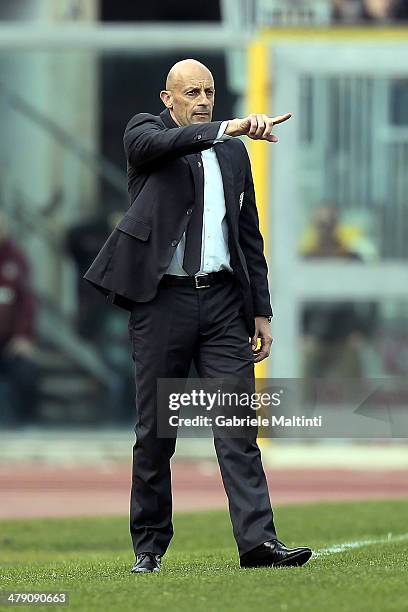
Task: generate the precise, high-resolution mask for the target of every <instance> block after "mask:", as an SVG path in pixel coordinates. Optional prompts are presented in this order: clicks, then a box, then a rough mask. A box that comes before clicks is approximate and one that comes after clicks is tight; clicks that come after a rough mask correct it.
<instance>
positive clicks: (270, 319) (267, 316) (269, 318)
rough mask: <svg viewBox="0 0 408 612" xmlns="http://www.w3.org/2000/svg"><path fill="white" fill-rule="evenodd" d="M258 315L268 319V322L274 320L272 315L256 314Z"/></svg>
mask: <svg viewBox="0 0 408 612" xmlns="http://www.w3.org/2000/svg"><path fill="white" fill-rule="evenodd" d="M256 316H257V317H263V318H264V319H268V323H270V322H271V321H272V315H256Z"/></svg>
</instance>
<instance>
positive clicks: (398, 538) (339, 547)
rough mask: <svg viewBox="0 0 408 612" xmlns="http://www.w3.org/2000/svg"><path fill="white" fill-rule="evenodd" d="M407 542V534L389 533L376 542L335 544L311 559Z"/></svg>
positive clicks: (362, 541) (361, 541) (316, 553)
mask: <svg viewBox="0 0 408 612" xmlns="http://www.w3.org/2000/svg"><path fill="white" fill-rule="evenodd" d="M404 540H408V533H402V534H401V535H394V536H393V535H392V533H389V534H388V536H387V537H385V538H379V539H377V540H356V541H355V542H344V543H343V544H336V545H335V546H330V547H329V548H321V549H320V550H317V551H316V552H314V553H313V555H312V559H315V558H316V557H325V556H326V555H335V554H337V553H341V552H344V551H345V550H350V549H353V548H363V547H364V546H372V545H374V544H389V543H391V542H392V543H393V542H403V541H404Z"/></svg>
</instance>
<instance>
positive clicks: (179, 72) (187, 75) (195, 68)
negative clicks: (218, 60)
mask: <svg viewBox="0 0 408 612" xmlns="http://www.w3.org/2000/svg"><path fill="white" fill-rule="evenodd" d="M189 79H207V80H209V81H212V83H213V85H214V79H213V75H212V74H211V72H210V70H208V68H207V66H204V64H202V63H201V62H199V61H197V60H195V59H184V60H181V61H180V62H177V63H176V64H174V66H172V67H171V68H170V70H169V73H168V75H167V79H166V89H172V88H173V87H177V86H179V85H180V84H183V83H185V82H186V81H188V80H189Z"/></svg>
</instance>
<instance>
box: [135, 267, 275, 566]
mask: <svg viewBox="0 0 408 612" xmlns="http://www.w3.org/2000/svg"><path fill="white" fill-rule="evenodd" d="M129 335H130V340H131V345H132V358H133V361H134V363H135V379H136V426H135V433H136V443H135V445H134V447H133V473H132V492H131V502H130V532H131V536H132V541H133V547H134V550H135V553H137V554H138V553H141V552H153V553H156V554H161V555H162V554H164V553H165V551H166V549H167V547H168V545H169V542H170V540H171V537H172V535H173V526H172V495H171V473H170V458H171V457H172V455H173V453H174V450H175V443H176V441H175V438H159V437H158V436H157V393H156V389H157V387H156V385H157V379H158V378H186V377H187V376H188V373H189V369H190V365H191V362H192V360H194V363H195V366H196V369H197V372H198V375H199V376H200V377H203V378H222V377H223V376H232V377H237V378H242V379H243V378H246V379H249V380H250V381H252V383H253V384H254V364H253V357H252V350H251V346H250V343H249V341H248V331H247V329H246V325H245V320H244V317H243V314H242V297H241V293H240V290H239V286H238V284H237V283H236V281H235V280H234V279H233V277H231V281H228V282H227V283H226V284H222V285H221V284H218V285H213V286H212V287H209V288H205V289H195V288H194V287H167V286H163V285H162V284H160V285H159V290H158V293H157V294H156V296H155V298H154V299H153V300H151V301H150V302H145V303H141V302H139V303H137V304H136V305H135V307H134V309H133V310H132V312H131V315H130V318H129ZM251 386H252V385H251ZM214 445H215V451H216V454H217V459H218V463H219V466H220V470H221V475H222V479H223V483H224V487H225V491H226V493H227V496H228V501H229V511H230V516H231V522H232V525H233V532H234V537H235V540H236V542H237V546H238V550H239V553H240V555H242V554H243V553H245V552H248V551H249V550H251V549H253V548H255V547H256V546H258V545H259V544H262V543H263V542H265V541H267V540H270V539H272V538H276V531H275V527H274V523H273V514H272V509H271V504H270V501H269V493H268V487H267V483H266V478H265V474H264V471H263V468H262V463H261V455H260V451H259V448H258V445H257V443H256V430H254V432H253V435H251V436H246V437H240V438H232V437H230V438H226V437H214Z"/></svg>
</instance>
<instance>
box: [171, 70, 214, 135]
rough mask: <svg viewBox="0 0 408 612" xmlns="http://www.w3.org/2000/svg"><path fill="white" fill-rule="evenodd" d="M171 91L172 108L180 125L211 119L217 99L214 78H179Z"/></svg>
mask: <svg viewBox="0 0 408 612" xmlns="http://www.w3.org/2000/svg"><path fill="white" fill-rule="evenodd" d="M169 93H170V102H171V103H172V106H171V107H170V108H171V110H172V114H173V115H174V118H175V119H176V121H177V123H178V124H179V125H190V124H192V123H207V122H209V121H211V119H212V112H213V108H214V100H215V88H214V81H213V79H212V78H210V77H206V78H201V79H200V78H188V79H183V80H178V81H177V82H176V83H175V84H174V86H173V87H172V89H171V90H169Z"/></svg>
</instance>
